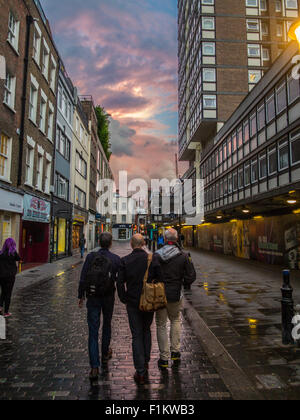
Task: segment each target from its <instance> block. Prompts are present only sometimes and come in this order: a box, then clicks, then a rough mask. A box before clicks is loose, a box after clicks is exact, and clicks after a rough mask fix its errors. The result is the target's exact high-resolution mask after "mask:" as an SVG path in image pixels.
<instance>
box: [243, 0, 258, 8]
mask: <svg viewBox="0 0 300 420" xmlns="http://www.w3.org/2000/svg"><path fill="white" fill-rule="evenodd" d="M246 6H247V7H258V0H246Z"/></svg>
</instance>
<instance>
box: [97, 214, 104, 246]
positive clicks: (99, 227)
mask: <svg viewBox="0 0 300 420" xmlns="http://www.w3.org/2000/svg"><path fill="white" fill-rule="evenodd" d="M105 231H106V217H103V216H102V215H101V214H99V213H97V214H96V229H95V243H96V247H98V246H100V235H101V233H103V232H105Z"/></svg>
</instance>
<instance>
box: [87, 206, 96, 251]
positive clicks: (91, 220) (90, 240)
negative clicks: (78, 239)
mask: <svg viewBox="0 0 300 420" xmlns="http://www.w3.org/2000/svg"><path fill="white" fill-rule="evenodd" d="M95 224H96V217H95V215H94V214H93V213H89V232H88V244H87V249H88V251H92V250H93V249H94V248H95V246H97V245H95Z"/></svg>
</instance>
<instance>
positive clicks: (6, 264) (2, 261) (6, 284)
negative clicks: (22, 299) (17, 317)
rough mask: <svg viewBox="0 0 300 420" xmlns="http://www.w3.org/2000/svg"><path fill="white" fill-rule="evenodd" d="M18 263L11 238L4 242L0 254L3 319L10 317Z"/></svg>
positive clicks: (0, 311)
mask: <svg viewBox="0 0 300 420" xmlns="http://www.w3.org/2000/svg"><path fill="white" fill-rule="evenodd" d="M18 261H21V258H20V256H19V254H18V253H17V246H16V242H15V241H14V239H13V238H9V239H7V240H6V241H5V243H4V245H3V248H2V250H1V252H0V286H1V296H0V315H3V316H4V317H5V318H9V317H10V316H11V314H10V313H9V307H10V302H11V296H12V292H13V288H14V285H15V279H16V274H17V271H18V270H17V264H16V263H17V262H18Z"/></svg>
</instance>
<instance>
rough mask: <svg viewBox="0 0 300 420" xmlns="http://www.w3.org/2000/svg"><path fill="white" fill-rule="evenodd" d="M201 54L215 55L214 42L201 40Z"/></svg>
mask: <svg viewBox="0 0 300 420" xmlns="http://www.w3.org/2000/svg"><path fill="white" fill-rule="evenodd" d="M202 51H203V55H215V53H216V47H215V43H214V42H203V44H202Z"/></svg>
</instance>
